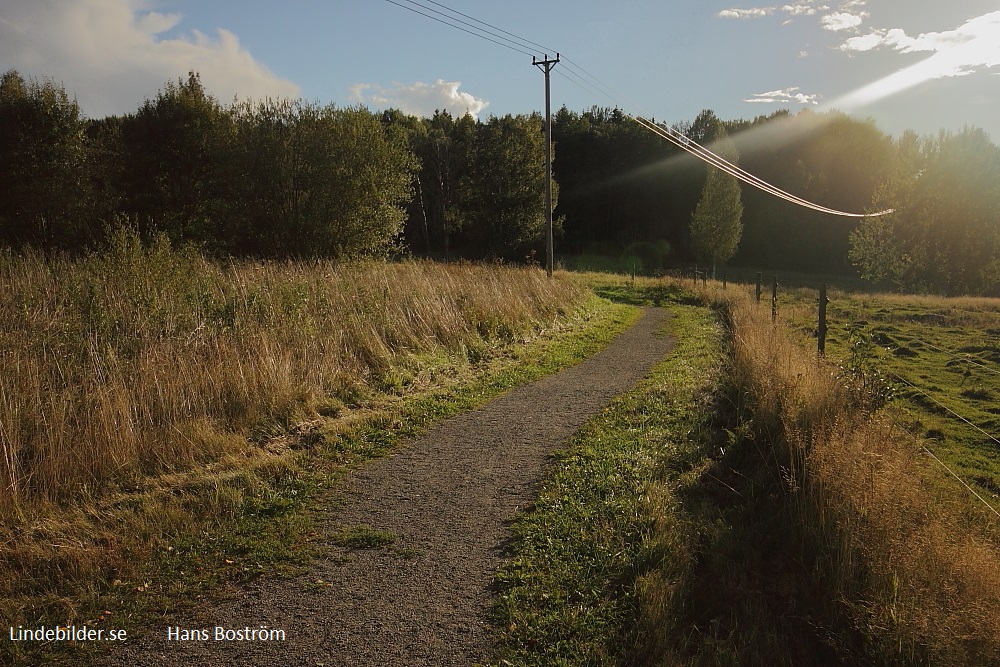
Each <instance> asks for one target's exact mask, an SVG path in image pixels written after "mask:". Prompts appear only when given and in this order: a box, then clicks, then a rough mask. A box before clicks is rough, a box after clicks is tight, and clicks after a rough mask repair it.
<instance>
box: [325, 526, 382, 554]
mask: <svg viewBox="0 0 1000 667" xmlns="http://www.w3.org/2000/svg"><path fill="white" fill-rule="evenodd" d="M395 541H396V536H395V535H393V534H392V533H390V532H389V531H386V530H376V529H375V528H372V527H371V526H352V527H350V528H345V529H344V530H342V531H341V532H340V533H338V534H337V535H334V537H333V539H332V540H331V542H332V543H333V544H336V545H337V546H340V547H347V548H348V549H378V548H379V547H384V546H386V545H389V544H392V543H393V542H395Z"/></svg>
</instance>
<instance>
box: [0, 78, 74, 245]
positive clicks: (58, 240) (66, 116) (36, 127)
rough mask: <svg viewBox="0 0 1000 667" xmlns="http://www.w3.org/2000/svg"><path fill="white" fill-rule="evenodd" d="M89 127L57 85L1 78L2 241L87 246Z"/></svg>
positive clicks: (64, 92) (0, 217) (14, 243)
mask: <svg viewBox="0 0 1000 667" xmlns="http://www.w3.org/2000/svg"><path fill="white" fill-rule="evenodd" d="M85 156H86V153H85V142H84V122H83V120H82V119H81V117H80V108H79V106H77V103H76V101H74V100H71V99H70V98H69V97H68V96H67V95H66V91H65V90H64V89H63V88H62V87H61V86H57V85H56V84H54V83H53V82H51V81H42V82H39V81H36V80H34V79H28V80H25V79H24V77H22V76H21V75H20V74H18V73H17V72H16V71H14V70H8V71H7V72H6V73H4V74H3V77H2V78H0V242H5V243H8V244H12V245H17V246H20V245H42V246H47V247H59V248H65V247H71V246H73V245H76V244H79V243H81V242H86V239H87V235H88V232H89V231H90V230H88V229H87V228H86V226H85V224H84V223H83V221H81V214H82V213H83V211H84V206H85V203H86V187H85V181H84V177H83V166H84V161H85Z"/></svg>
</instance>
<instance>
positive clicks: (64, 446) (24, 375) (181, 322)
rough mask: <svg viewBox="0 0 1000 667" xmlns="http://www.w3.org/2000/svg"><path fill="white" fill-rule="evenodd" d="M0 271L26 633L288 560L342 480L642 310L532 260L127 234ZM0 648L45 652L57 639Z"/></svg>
mask: <svg viewBox="0 0 1000 667" xmlns="http://www.w3.org/2000/svg"><path fill="white" fill-rule="evenodd" d="M0 282H2V284H3V287H4V289H3V290H2V296H0V312H2V315H3V317H2V318H0V321H2V322H3V327H4V329H3V331H2V332H0V356H3V359H4V362H5V370H6V368H9V369H10V372H5V374H4V375H3V377H2V378H0V424H2V428H0V446H2V451H3V453H4V457H3V461H2V463H0V475H2V476H3V479H4V485H3V491H2V493H3V496H2V499H0V516H2V519H3V524H2V530H3V546H2V552H0V567H2V568H3V571H2V572H0V581H2V582H3V590H2V593H0V603H2V609H0V611H2V615H3V617H4V619H5V620H6V621H7V622H9V623H10V624H12V625H14V626H15V627H16V626H17V625H18V624H22V623H23V624H25V625H27V626H30V625H35V624H40V623H48V624H50V625H51V624H53V623H59V624H65V623H73V622H77V623H84V622H85V623H88V624H90V625H91V626H92V627H115V628H129V629H130V630H131V629H134V628H141V627H142V625H143V623H144V619H147V620H148V618H150V617H151V616H156V615H159V614H163V613H166V612H168V611H169V610H170V609H173V608H176V607H177V606H178V605H182V604H185V603H187V602H189V601H192V600H197V599H198V598H199V596H202V595H210V594H211V591H212V590H213V589H214V588H215V587H216V586H218V585H219V584H220V583H221V582H224V581H227V580H233V579H245V578H249V577H253V576H257V575H259V574H261V573H263V572H266V571H270V570H272V569H274V568H279V567H288V566H294V565H295V564H296V562H300V561H301V560H302V559H303V558H308V556H309V553H310V549H311V544H312V543H314V542H315V541H317V540H318V539H319V538H320V537H321V536H318V535H317V534H316V533H315V532H314V530H315V526H314V523H313V522H312V520H311V512H312V508H314V507H315V505H316V500H317V499H318V498H322V497H323V496H324V494H327V493H328V492H329V489H330V488H331V487H332V486H335V484H336V481H337V479H338V478H339V477H340V476H341V475H342V474H343V472H344V471H346V470H348V469H350V467H351V466H353V465H355V464H357V463H358V462H359V461H362V460H365V459H367V458H370V457H372V456H378V455H380V454H382V453H384V452H386V451H387V450H388V449H389V448H391V447H392V446H393V444H394V443H395V442H397V441H398V439H399V438H403V437H406V436H408V435H412V434H413V433H416V432H418V431H419V430H420V429H422V428H424V427H426V426H427V425H428V424H429V423H431V422H433V421H434V420H435V419H439V418H442V417H444V416H447V415H449V414H454V413H455V412H457V411H459V410H462V409H468V408H469V407H471V406H474V405H476V404H478V403H480V402H482V401H484V400H487V399H488V398H489V397H490V396H494V395H496V394H497V393H498V392H500V391H503V390H504V389H505V388H507V387H510V386H513V385H515V384H517V383H520V382H525V381H528V380H530V379H533V378H536V377H539V376H540V375H542V374H544V373H548V372H552V371H554V370H555V369H557V368H559V367H562V366H565V365H566V364H570V363H573V362H575V361H578V360H580V359H582V358H585V357H586V356H588V355H589V354H592V353H593V352H594V351H596V350H597V349H599V348H600V347H601V346H602V345H603V344H605V343H606V342H607V341H608V340H609V339H610V338H611V337H612V336H613V335H614V333H615V332H617V331H620V330H621V329H622V328H624V327H625V326H626V325H627V323H628V322H629V321H630V318H632V317H634V313H633V311H630V310H629V309H627V308H621V307H614V308H613V307H609V306H608V304H607V303H606V302H603V303H602V302H599V301H598V300H596V299H594V298H593V297H592V296H588V291H587V290H586V289H585V288H583V287H582V286H581V285H579V284H578V283H577V282H574V281H573V280H570V279H568V278H567V277H566V276H565V275H563V276H559V277H557V279H556V280H553V281H550V280H547V279H546V278H545V276H544V273H542V272H539V271H536V270H528V269H514V268H506V267H501V266H473V265H439V264H432V263H403V264H391V265H390V264H379V263H361V264H342V265H332V264H318V263H317V264H298V263H286V264H256V263H229V264H225V265H220V264H218V263H215V262H212V261H209V260H207V259H205V258H203V257H201V256H199V255H197V254H194V253H188V252H182V251H177V250H175V249H172V248H170V247H168V246H167V245H165V244H162V243H160V244H157V245H154V246H152V247H143V246H142V245H140V244H138V243H137V242H136V241H135V239H132V238H129V237H123V238H122V239H119V241H118V243H117V245H116V247H115V249H114V251H113V252H112V253H111V254H108V255H100V256H93V257H91V258H88V259H86V260H82V261H69V260H63V259H58V258H57V259H51V258H49V259H46V258H42V257H38V256H19V255H12V254H6V255H3V256H2V257H0ZM276 519H277V520H276ZM0 650H2V651H3V653H2V654H0V657H2V658H3V661H5V662H14V663H18V662H23V663H25V664H30V663H31V661H32V660H35V661H37V660H38V659H39V655H40V654H39V653H38V651H44V650H45V649H44V647H43V648H39V647H30V646H29V647H26V646H23V645H17V644H14V643H6V642H5V643H4V644H3V645H2V647H0ZM50 657H53V658H54V657H57V656H50ZM70 660H71V661H75V660H77V658H76V657H73V658H70Z"/></svg>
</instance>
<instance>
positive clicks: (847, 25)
mask: <svg viewBox="0 0 1000 667" xmlns="http://www.w3.org/2000/svg"><path fill="white" fill-rule="evenodd" d="M867 15H868V14H867V13H862V14H848V13H847V12H837V13H835V14H827V15H826V16H824V17H823V18H822V23H823V29H824V30H830V31H832V32H841V31H843V30H853V29H854V28H857V27H858V26H859V25H861V24H862V23H863V22H864V20H865V17H866V16H867Z"/></svg>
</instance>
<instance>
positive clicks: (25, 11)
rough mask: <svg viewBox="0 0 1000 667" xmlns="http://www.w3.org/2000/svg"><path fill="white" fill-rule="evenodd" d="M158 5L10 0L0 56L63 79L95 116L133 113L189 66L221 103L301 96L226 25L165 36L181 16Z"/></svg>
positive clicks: (0, 18) (3, 16)
mask: <svg viewBox="0 0 1000 667" xmlns="http://www.w3.org/2000/svg"><path fill="white" fill-rule="evenodd" d="M152 6H153V3H152V0H73V1H72V2H66V1H65V0H5V2H4V5H3V7H2V8H0V62H2V63H4V66H5V68H7V67H10V68H14V69H17V70H18V71H20V72H21V73H22V74H24V75H29V76H35V77H39V78H41V77H45V78H51V79H53V80H55V81H56V82H58V83H62V84H63V85H65V86H66V89H67V92H68V93H70V94H71V95H75V96H76V98H77V101H78V102H79V103H80V106H81V108H82V109H83V111H84V113H86V114H87V115H88V116H91V117H95V118H97V117H101V116H105V115H108V114H121V113H128V112H131V111H134V110H135V109H137V108H138V107H139V105H140V104H141V103H142V100H143V99H144V98H146V97H153V96H154V95H155V94H156V91H157V90H159V89H161V88H162V87H163V85H164V83H165V82H166V81H168V80H176V79H178V78H182V77H186V76H187V73H188V72H189V71H197V72H199V73H200V74H201V80H202V83H203V84H204V85H205V88H206V89H207V90H208V91H209V92H210V93H212V94H213V95H215V96H216V97H217V98H218V99H219V100H220V101H222V102H229V101H230V100H231V99H232V98H233V97H235V96H239V97H241V98H251V97H252V98H263V97H267V96H272V97H294V96H296V95H298V93H299V87H298V86H297V85H296V84H294V83H293V82H291V81H288V80H286V79H282V78H280V77H278V76H276V75H275V74H274V73H272V72H271V71H270V70H268V69H267V67H266V66H264V65H263V64H261V63H259V62H257V61H256V60H255V59H254V57H253V56H252V55H251V54H250V52H249V51H247V50H246V49H245V48H243V47H242V46H241V45H240V40H239V37H237V36H236V35H235V34H233V33H232V32H230V31H228V30H224V29H221V28H220V29H217V30H216V31H215V34H214V35H207V34H205V33H203V32H200V31H198V30H191V31H190V33H188V34H182V35H178V36H174V37H171V38H165V37H163V35H164V33H167V32H168V31H171V30H174V29H175V28H177V27H178V26H180V25H181V24H182V22H183V17H182V16H181V15H180V14H161V13H158V12H154V11H151V10H150V8H151V7H152Z"/></svg>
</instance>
